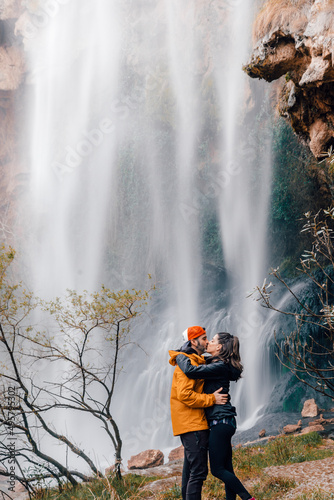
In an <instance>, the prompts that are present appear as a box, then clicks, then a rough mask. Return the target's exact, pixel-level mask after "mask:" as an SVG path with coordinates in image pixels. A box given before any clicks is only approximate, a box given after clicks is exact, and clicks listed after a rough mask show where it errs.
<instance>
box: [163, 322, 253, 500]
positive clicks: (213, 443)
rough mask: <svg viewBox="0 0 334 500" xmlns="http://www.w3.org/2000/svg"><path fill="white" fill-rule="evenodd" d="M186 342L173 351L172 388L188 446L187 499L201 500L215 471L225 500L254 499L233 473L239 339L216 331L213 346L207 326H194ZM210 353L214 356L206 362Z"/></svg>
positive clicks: (176, 427)
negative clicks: (232, 392) (234, 388)
mask: <svg viewBox="0 0 334 500" xmlns="http://www.w3.org/2000/svg"><path fill="white" fill-rule="evenodd" d="M184 340H185V341H186V343H185V344H184V345H183V346H182V348H181V349H180V350H179V351H169V354H170V360H169V362H170V364H171V365H174V366H175V365H176V368H175V371H174V376H173V382H172V389H171V399H170V401H171V416H172V425H173V432H174V436H180V438H181V442H182V444H183V446H184V464H183V472H182V498H183V500H201V491H202V485H203V482H204V481H205V479H206V476H207V474H208V457H207V454H208V450H209V459H210V468H211V473H212V474H213V475H214V476H216V477H217V478H219V479H221V480H222V481H223V482H224V483H225V491H226V500H236V496H237V495H239V496H240V498H241V499H242V500H254V498H252V497H251V495H250V494H249V493H248V491H247V490H246V489H245V488H244V486H243V485H242V483H241V482H240V480H239V479H238V478H237V477H236V475H235V474H234V472H233V465H232V444H231V439H232V436H233V434H234V433H235V430H236V420H235V416H236V411H235V408H234V406H232V405H231V403H230V397H229V394H228V393H229V387H230V381H237V380H238V379H239V378H240V376H241V373H242V370H243V367H242V364H241V361H240V354H239V340H238V338H237V337H234V336H233V335H230V334H229V333H217V334H216V335H215V336H214V337H213V339H212V340H211V341H210V342H209V341H208V339H207V335H206V331H205V328H202V327H200V326H192V327H189V328H187V330H186V331H185V332H184ZM205 351H207V352H208V354H211V356H210V357H209V358H206V359H205V358H204V357H203V356H202V354H203V353H204V352H205Z"/></svg>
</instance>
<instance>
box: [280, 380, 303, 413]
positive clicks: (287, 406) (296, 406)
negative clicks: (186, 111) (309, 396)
mask: <svg viewBox="0 0 334 500" xmlns="http://www.w3.org/2000/svg"><path fill="white" fill-rule="evenodd" d="M304 395H305V388H304V386H302V385H298V386H297V387H296V389H295V390H293V391H292V392H290V394H289V396H288V397H287V398H285V399H284V402H283V411H284V412H300V411H302V409H303V405H302V402H301V401H302V399H303V397H304Z"/></svg>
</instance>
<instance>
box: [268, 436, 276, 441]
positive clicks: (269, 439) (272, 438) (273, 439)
mask: <svg viewBox="0 0 334 500" xmlns="http://www.w3.org/2000/svg"><path fill="white" fill-rule="evenodd" d="M275 439H276V437H275V436H269V437H268V443H270V442H271V441H275Z"/></svg>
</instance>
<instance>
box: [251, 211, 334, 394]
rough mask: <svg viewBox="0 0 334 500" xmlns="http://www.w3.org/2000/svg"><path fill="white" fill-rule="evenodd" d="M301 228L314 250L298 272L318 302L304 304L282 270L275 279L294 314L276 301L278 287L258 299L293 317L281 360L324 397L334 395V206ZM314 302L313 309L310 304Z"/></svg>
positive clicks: (265, 289) (260, 290) (260, 291)
mask: <svg viewBox="0 0 334 500" xmlns="http://www.w3.org/2000/svg"><path fill="white" fill-rule="evenodd" d="M305 218H306V222H305V225H304V227H303V229H302V231H303V232H307V233H309V235H310V236H311V238H312V241H313V243H312V248H311V250H306V251H305V252H304V254H303V255H302V257H301V259H300V265H299V266H298V267H297V270H298V271H299V272H300V274H301V276H304V278H305V279H306V281H307V282H308V283H309V284H311V285H312V287H313V290H315V292H314V294H315V297H314V298H315V299H316V300H313V301H308V300H305V298H303V297H302V296H299V293H298V292H295V291H294V289H293V287H292V285H291V284H289V283H288V282H287V280H286V279H284V278H283V277H282V275H281V274H280V272H279V269H273V270H272V272H271V273H270V275H271V276H272V277H273V278H274V279H275V281H276V282H279V283H280V284H282V285H283V286H284V287H285V289H286V290H287V291H288V292H289V293H290V295H291V298H292V299H293V303H294V305H295V311H291V310H282V309H280V308H279V307H277V306H275V305H274V303H273V298H272V291H273V283H267V281H266V280H265V282H264V283H263V285H262V286H261V287H256V289H255V290H254V292H253V295H254V294H255V296H256V300H258V301H260V302H261V304H262V305H263V306H264V307H266V308H268V309H271V310H273V311H277V312H279V313H281V314H284V315H287V316H292V317H294V319H295V325H296V326H295V329H294V330H293V331H292V332H290V333H288V334H285V333H283V342H282V343H281V342H279V341H278V337H277V335H276V333H275V340H276V345H277V348H278V353H277V357H278V359H279V360H280V362H281V363H282V365H284V366H285V367H287V368H288V369H289V370H290V371H291V372H292V373H293V374H294V375H295V376H296V377H297V378H298V379H299V380H300V381H301V382H303V383H304V384H306V385H308V386H309V387H311V388H312V389H314V390H315V391H317V392H320V393H321V394H323V395H325V396H328V397H329V398H333V397H334V272H333V266H334V232H333V225H334V208H332V209H330V210H321V211H320V212H318V213H317V214H316V215H312V214H311V212H308V213H306V214H305ZM310 304H311V305H310Z"/></svg>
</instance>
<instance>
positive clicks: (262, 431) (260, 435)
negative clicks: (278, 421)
mask: <svg viewBox="0 0 334 500" xmlns="http://www.w3.org/2000/svg"><path fill="white" fill-rule="evenodd" d="M265 435H266V429H262V430H261V431H260V432H259V438H264V437H265Z"/></svg>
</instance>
